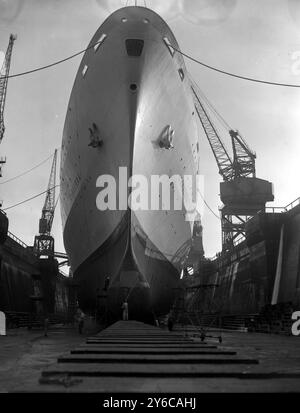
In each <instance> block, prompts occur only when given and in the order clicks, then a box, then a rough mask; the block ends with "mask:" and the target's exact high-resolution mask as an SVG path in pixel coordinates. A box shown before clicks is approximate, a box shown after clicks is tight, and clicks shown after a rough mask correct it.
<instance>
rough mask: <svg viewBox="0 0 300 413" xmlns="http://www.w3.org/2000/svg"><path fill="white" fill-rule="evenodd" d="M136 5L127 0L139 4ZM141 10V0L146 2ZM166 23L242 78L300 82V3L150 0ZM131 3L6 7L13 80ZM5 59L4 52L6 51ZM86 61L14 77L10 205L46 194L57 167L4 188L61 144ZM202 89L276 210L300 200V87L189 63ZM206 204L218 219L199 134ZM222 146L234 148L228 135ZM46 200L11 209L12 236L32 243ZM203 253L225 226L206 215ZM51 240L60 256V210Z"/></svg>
mask: <svg viewBox="0 0 300 413" xmlns="http://www.w3.org/2000/svg"><path fill="white" fill-rule="evenodd" d="M133 3H134V1H130V0H129V1H128V4H133ZM138 3H139V4H143V1H139V2H138ZM146 3H147V6H148V7H149V8H152V9H153V10H155V11H156V12H158V13H160V14H161V15H162V17H163V18H164V19H165V20H166V21H167V22H168V23H169V25H170V27H171V29H172V30H173V31H174V34H175V36H176V37H177V40H178V42H179V44H180V47H181V49H182V51H184V52H186V53H188V54H190V55H192V56H194V57H196V58H198V59H200V60H202V61H204V62H206V63H208V64H210V65H213V66H216V67H218V68H221V69H224V70H227V71H232V72H235V73H238V74H242V75H245V76H250V77H256V78H259V79H266V80H269V81H275V82H284V83H294V84H299V85H300V64H299V62H300V1H298V0H289V1H288V0H263V1H262V0H251V1H250V0H178V1H177V0H169V1H167V0H147V1H146ZM125 4H126V0H85V1H82V0H43V1H40V0H24V1H22V0H0V50H2V51H3V52H4V51H5V50H6V47H7V43H8V38H9V34H10V33H16V34H17V35H18V39H17V40H16V42H15V47H14V52H13V59H12V65H11V74H13V73H18V72H23V71H26V70H28V69H32V68H35V67H38V66H42V65H45V64H48V63H51V62H53V61H56V60H59V59H62V58H64V57H66V56H68V55H71V54H73V53H75V52H77V51H79V50H81V49H83V48H85V47H86V46H87V44H88V43H89V41H90V39H91V37H92V36H93V34H94V32H95V31H96V30H97V29H98V27H99V26H100V25H101V23H102V22H103V20H104V19H105V18H106V17H107V16H108V15H109V14H110V12H112V11H114V10H116V9H117V8H119V7H121V6H124V5H125ZM0 59H1V53H0ZM80 60H81V56H80V57H77V58H75V59H73V60H71V61H68V62H66V63H64V64H61V65H59V66H56V67H55V68H52V69H48V70H44V71H42V72H37V73H35V74H32V75H28V76H24V77H20V78H15V79H11V80H10V81H9V85H8V95H7V101H6V108H5V124H6V132H5V137H4V139H3V142H2V144H1V147H0V155H1V156H6V157H7V164H6V165H5V166H4V167H3V177H2V178H1V179H0V199H2V200H3V208H5V207H9V206H10V205H12V204H15V203H17V202H19V201H22V200H23V199H25V198H28V197H30V196H32V195H35V194H37V193H39V192H41V191H43V190H45V189H46V187H47V183H48V178H49V173H50V167H51V161H50V160H49V161H48V162H47V163H45V164H44V165H43V166H42V167H40V168H38V169H37V170H35V171H34V172H32V173H30V174H28V175H26V176H24V177H22V178H20V179H17V180H15V181H13V182H11V183H8V184H2V185H1V182H3V181H5V180H6V179H9V178H11V177H14V176H15V175H17V174H19V173H22V172H23V171H25V170H27V169H29V168H31V167H32V166H34V165H36V164H38V163H40V162H41V161H43V160H44V159H46V158H47V157H48V156H49V155H50V154H51V153H53V151H54V149H55V148H59V147H60V145H61V136H62V130H63V124H64V118H65V113H66V108H67V104H68V99H69V96H70V92H71V88H72V85H73V82H74V78H75V74H76V71H77V69H78V66H79V63H80ZM186 63H187V66H188V69H189V71H190V72H191V74H192V75H193V77H194V78H195V80H197V82H198V83H199V85H200V87H201V88H202V90H203V91H204V92H205V94H206V95H207V96H208V97H209V99H210V100H211V101H212V102H213V104H214V105H215V107H216V108H217V109H218V111H219V112H221V114H222V115H223V116H224V117H225V119H226V120H227V121H228V123H229V124H230V125H231V126H232V127H234V128H236V129H238V130H239V131H240V132H241V133H242V135H243V136H244V137H245V138H246V140H247V142H248V143H249V145H250V147H251V148H253V149H254V150H255V151H256V153H257V163H256V165H257V176H258V177H260V178H263V179H267V180H270V181H272V182H273V183H274V192H275V202H274V205H277V206H285V205H286V204H288V203H289V202H291V201H293V200H294V199H295V198H297V197H299V196H300V187H299V186H300V185H299V172H300V162H299V156H300V140H299V136H300V116H299V107H300V89H296V88H294V89H293V88H283V87H275V86H268V85H260V84H255V83H250V82H246V81H243V80H238V79H232V78H229V77H226V76H224V75H221V74H218V73H216V72H213V71H210V70H208V69H205V68H203V67H201V66H199V65H197V64H195V63H191V62H189V61H186ZM200 140H201V145H200V148H201V173H202V174H204V176H205V198H206V200H207V202H208V204H209V205H210V206H211V208H212V209H213V210H214V211H216V212H217V213H218V207H219V206H220V205H221V202H220V200H219V197H218V194H219V182H220V176H219V175H218V172H217V167H216V163H215V161H214V158H213V156H212V154H211V152H210V149H209V147H208V144H207V141H206V138H205V136H204V134H203V133H202V134H201V137H200ZM224 140H225V141H226V143H227V144H228V147H229V144H230V141H229V139H228V137H227V136H225V138H224ZM43 203H44V196H43V197H40V198H37V199H35V200H33V201H31V202H28V203H26V204H24V205H22V206H19V207H16V208H14V209H11V210H9V211H7V214H8V217H9V220H10V227H9V229H10V231H11V232H13V233H15V234H16V235H17V236H19V237H20V238H21V239H23V240H24V241H25V242H26V243H27V244H28V245H32V243H33V239H34V235H35V234H36V233H37V232H38V221H39V218H40V215H41V210H42V206H43ZM202 220H203V226H204V248H205V252H206V255H207V256H213V255H214V254H215V253H216V252H217V251H219V250H220V248H221V228H220V221H219V220H218V219H217V218H216V217H215V216H214V215H213V214H212V213H211V212H210V211H209V210H207V209H206V210H205V213H204V215H203V217H202ZM53 235H54V236H55V240H56V250H57V251H63V250H64V247H63V242H62V228H61V219H60V211H59V206H58V209H57V211H56V215H55V219H54V224H53Z"/></svg>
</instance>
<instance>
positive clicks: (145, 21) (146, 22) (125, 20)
mask: <svg viewBox="0 0 300 413" xmlns="http://www.w3.org/2000/svg"><path fill="white" fill-rule="evenodd" d="M127 21H128V19H127V17H122V19H121V22H122V23H126V22H127ZM143 23H145V24H148V23H150V21H149V19H147V18H144V19H143Z"/></svg>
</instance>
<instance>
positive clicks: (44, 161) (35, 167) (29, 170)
mask: <svg viewBox="0 0 300 413" xmlns="http://www.w3.org/2000/svg"><path fill="white" fill-rule="evenodd" d="M52 156H53V153H52V154H51V155H50V156H48V158H47V159H45V160H43V161H42V162H40V163H39V164H38V165H36V166H34V167H32V168H31V169H28V170H27V171H25V172H22V173H20V174H19V175H16V176H14V177H13V178H9V179H7V180H6V181H3V182H0V185H4V184H6V183H8V182H11V181H14V180H15V179H18V178H21V177H22V176H24V175H26V174H28V173H29V172H31V171H34V170H35V169H37V168H38V167H40V166H42V165H44V163H46V162H47V161H48V160H49V159H50V158H51V157H52Z"/></svg>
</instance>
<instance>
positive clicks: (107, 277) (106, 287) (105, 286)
mask: <svg viewBox="0 0 300 413" xmlns="http://www.w3.org/2000/svg"><path fill="white" fill-rule="evenodd" d="M109 284H110V278H109V276H108V275H107V276H106V277H105V281H104V288H103V290H104V291H107V290H108V287H109Z"/></svg>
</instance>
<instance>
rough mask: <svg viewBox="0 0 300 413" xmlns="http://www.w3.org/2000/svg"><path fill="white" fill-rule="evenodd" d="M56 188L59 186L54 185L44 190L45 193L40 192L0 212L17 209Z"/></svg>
mask: <svg viewBox="0 0 300 413" xmlns="http://www.w3.org/2000/svg"><path fill="white" fill-rule="evenodd" d="M58 186H60V185H55V186H53V187H52V188H49V189H46V191H43V192H40V193H39V194H37V195H34V196H32V197H30V198H27V199H24V201H21V202H18V203H17V204H14V205H11V206H9V207H7V208H3V209H2V211H7V210H8V209H12V208H15V207H17V206H19V205H22V204H25V202H29V201H31V200H32V199H35V198H38V197H39V196H41V195H43V194H45V193H46V192H48V191H51V190H52V189H54V188H56V187H58Z"/></svg>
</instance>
